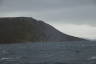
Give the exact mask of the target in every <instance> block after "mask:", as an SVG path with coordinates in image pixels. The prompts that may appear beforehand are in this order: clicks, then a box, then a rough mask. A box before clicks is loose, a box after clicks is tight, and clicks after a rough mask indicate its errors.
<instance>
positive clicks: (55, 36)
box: [0, 17, 84, 43]
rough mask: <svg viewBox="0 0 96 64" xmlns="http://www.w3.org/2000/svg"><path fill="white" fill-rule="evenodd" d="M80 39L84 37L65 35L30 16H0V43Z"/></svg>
mask: <svg viewBox="0 0 96 64" xmlns="http://www.w3.org/2000/svg"><path fill="white" fill-rule="evenodd" d="M81 40H84V39H81V38H78V37H74V36H70V35H66V34H64V33H62V32H60V31H58V30H57V29H55V28H54V27H52V26H51V25H49V24H47V23H45V22H43V21H39V20H35V19H33V18H31V17H5V18H0V43H12V42H63V41H81Z"/></svg>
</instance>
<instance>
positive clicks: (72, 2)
mask: <svg viewBox="0 0 96 64" xmlns="http://www.w3.org/2000/svg"><path fill="white" fill-rule="evenodd" d="M6 16H10V17H12V16H31V17H33V18H35V19H40V20H43V21H45V22H46V23H49V24H51V25H53V26H54V27H56V28H57V29H59V30H60V31H62V32H64V33H67V34H70V35H73V36H78V37H83V38H89V39H96V35H95V34H96V0H0V17H6Z"/></svg>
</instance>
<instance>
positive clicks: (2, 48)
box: [0, 41, 96, 64]
mask: <svg viewBox="0 0 96 64" xmlns="http://www.w3.org/2000/svg"><path fill="white" fill-rule="evenodd" d="M0 64H96V42H92V41H72V42H71V41H65V42H24V43H15V44H0Z"/></svg>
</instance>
